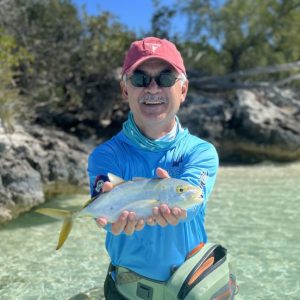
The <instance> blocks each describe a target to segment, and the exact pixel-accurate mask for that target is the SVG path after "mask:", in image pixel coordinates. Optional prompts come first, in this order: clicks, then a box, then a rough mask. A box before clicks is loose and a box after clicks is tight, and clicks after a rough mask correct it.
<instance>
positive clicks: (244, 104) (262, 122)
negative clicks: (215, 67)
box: [179, 88, 300, 163]
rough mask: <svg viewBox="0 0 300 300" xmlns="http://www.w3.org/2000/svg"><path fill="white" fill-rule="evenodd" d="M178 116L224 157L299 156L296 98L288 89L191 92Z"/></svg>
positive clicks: (299, 120)
mask: <svg viewBox="0 0 300 300" xmlns="http://www.w3.org/2000/svg"><path fill="white" fill-rule="evenodd" d="M179 116H180V119H181V121H182V123H183V125H184V126H186V127H188V128H189V129H190V131H191V132H192V133H194V134H196V135H198V136H200V137H202V138H204V139H207V140H209V141H211V142H212V143H213V144H214V145H215V146H216V147H217V150H218V152H219V154H220V158H221V161H223V162H243V163H255V162H260V161H262V160H273V161H294V160H299V159H300V100H299V97H297V94H296V93H294V92H293V91H291V90H279V89H277V88H270V89H268V90H267V89H264V90H237V91H235V92H234V93H232V92H230V93H225V92H223V93H220V94H216V93H215V94H212V93H206V94H195V92H194V93H192V94H190V96H189V97H188V98H187V100H186V103H185V104H184V105H183V106H182V108H181V110H180V112H179Z"/></svg>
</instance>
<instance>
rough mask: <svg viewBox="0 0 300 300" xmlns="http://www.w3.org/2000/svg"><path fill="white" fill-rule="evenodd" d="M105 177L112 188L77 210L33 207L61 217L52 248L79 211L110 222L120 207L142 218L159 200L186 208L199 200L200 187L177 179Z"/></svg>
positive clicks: (62, 236) (200, 199) (64, 238)
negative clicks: (61, 223) (128, 179)
mask: <svg viewBox="0 0 300 300" xmlns="http://www.w3.org/2000/svg"><path fill="white" fill-rule="evenodd" d="M108 178H109V180H110V182H111V183H112V184H113V186H114V188H113V189H112V190H111V191H109V192H106V193H102V194H100V195H98V196H96V197H93V198H91V199H90V200H89V201H88V202H87V203H85V204H84V205H83V207H82V208H81V209H79V210H78V211H75V212H71V211H67V210H61V209H54V208H39V209H37V210H36V212H38V213H40V214H44V215H47V216H50V217H53V218H56V219H63V220H64V223H63V226H62V229H61V232H60V236H59V240H58V244H57V247H56V250H58V249H59V248H61V247H62V245H63V244H64V242H65V240H66V239H67V237H68V235H69V233H70V231H71V229H72V224H73V220H74V219H75V218H76V217H77V216H79V215H81V216H90V217H92V218H99V217H102V218H106V219H107V221H108V222H110V223H113V222H115V221H117V219H118V217H119V216H120V214H121V213H122V212H123V211H124V210H127V211H133V212H135V213H136V215H137V218H144V219H145V218H147V217H149V216H151V215H152V208H153V207H155V206H160V205H161V204H167V205H168V206H169V207H170V208H173V207H179V208H182V209H187V208H190V207H193V206H195V205H197V204H198V205H199V204H201V203H202V202H203V194H202V190H201V188H200V187H196V186H193V185H191V184H189V183H188V182H186V181H184V180H181V179H176V178H163V179H160V178H152V179H146V178H133V180H132V181H124V180H123V179H122V178H119V177H117V176H115V175H113V174H108Z"/></svg>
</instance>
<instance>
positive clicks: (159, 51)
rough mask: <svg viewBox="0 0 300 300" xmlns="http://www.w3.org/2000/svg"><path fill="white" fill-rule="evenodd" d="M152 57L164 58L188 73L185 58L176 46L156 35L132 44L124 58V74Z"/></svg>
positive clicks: (179, 70) (176, 68) (180, 70)
mask: <svg viewBox="0 0 300 300" xmlns="http://www.w3.org/2000/svg"><path fill="white" fill-rule="evenodd" d="M151 58H157V59H161V60H164V61H165V62H167V63H169V64H170V65H172V66H173V67H174V69H175V70H176V71H178V72H179V73H184V74H185V75H186V71H185V67H184V63H183V59H182V57H181V54H180V52H179V51H178V50H177V48H176V46H175V45H174V44H173V43H172V42H170V41H168V40H166V39H159V38H156V37H147V38H144V39H142V40H140V41H135V42H133V43H132V44H131V46H130V48H129V50H128V52H127V54H126V57H125V60H124V64H123V68H122V75H124V74H125V73H129V72H132V71H134V70H135V69H136V67H137V66H138V65H140V64H141V63H142V62H144V61H146V60H148V59H151Z"/></svg>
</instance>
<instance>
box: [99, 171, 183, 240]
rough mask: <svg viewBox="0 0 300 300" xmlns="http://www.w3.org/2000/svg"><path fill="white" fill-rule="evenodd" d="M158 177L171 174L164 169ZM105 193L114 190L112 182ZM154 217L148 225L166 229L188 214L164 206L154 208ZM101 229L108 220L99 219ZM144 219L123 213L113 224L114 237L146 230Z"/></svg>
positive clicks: (132, 213)
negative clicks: (122, 233)
mask: <svg viewBox="0 0 300 300" xmlns="http://www.w3.org/2000/svg"><path fill="white" fill-rule="evenodd" d="M156 175H157V176H158V177H160V178H169V177H170V176H169V174H168V172H167V171H166V170H164V169H162V168H157V169H156ZM102 189H103V192H109V191H111V190H112V189H113V184H112V183H111V182H108V181H107V182H105V183H104V185H103V187H102ZM152 213H153V215H152V216H151V217H149V218H148V219H147V222H146V223H147V224H148V225H150V226H154V225H156V224H158V225H160V226H162V227H165V226H167V225H169V224H171V225H177V224H178V222H179V220H180V219H185V218H186V217H187V212H186V210H184V209H180V208H178V207H174V208H172V209H171V208H169V207H168V206H167V205H166V204H162V205H161V206H160V207H154V208H153V210H152ZM96 222H97V224H98V226H99V227H105V226H106V225H107V220H106V219H105V218H98V219H97V220H96ZM144 226H145V221H144V219H137V218H136V214H135V213H134V212H129V211H123V212H122V213H121V215H120V216H119V218H118V220H117V221H116V222H114V223H112V226H111V232H112V233H113V234H114V235H119V234H120V233H121V232H122V231H124V233H125V234H127V235H132V234H133V233H134V232H135V231H140V230H142V229H143V228H144Z"/></svg>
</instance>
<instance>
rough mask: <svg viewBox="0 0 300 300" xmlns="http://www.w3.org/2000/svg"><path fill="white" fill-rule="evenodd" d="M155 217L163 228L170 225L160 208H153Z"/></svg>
mask: <svg viewBox="0 0 300 300" xmlns="http://www.w3.org/2000/svg"><path fill="white" fill-rule="evenodd" d="M152 212H153V217H154V219H155V221H156V223H157V224H158V225H160V226H162V227H165V226H167V225H168V222H167V221H166V219H165V218H164V217H163V215H162V214H161V211H160V208H158V207H153V210H152Z"/></svg>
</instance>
